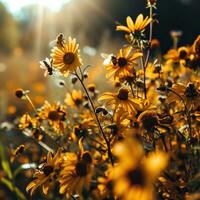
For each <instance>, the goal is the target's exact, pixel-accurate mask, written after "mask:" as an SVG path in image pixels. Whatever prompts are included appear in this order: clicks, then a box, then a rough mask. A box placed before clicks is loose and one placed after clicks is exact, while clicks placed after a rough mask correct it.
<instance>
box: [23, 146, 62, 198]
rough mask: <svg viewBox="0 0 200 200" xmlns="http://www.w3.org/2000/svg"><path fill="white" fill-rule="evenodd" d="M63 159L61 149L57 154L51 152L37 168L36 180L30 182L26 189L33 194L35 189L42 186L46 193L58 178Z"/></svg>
mask: <svg viewBox="0 0 200 200" xmlns="http://www.w3.org/2000/svg"><path fill="white" fill-rule="evenodd" d="M61 161H62V157H61V150H58V151H57V152H56V154H55V155H53V154H52V153H51V152H49V153H48V154H47V160H46V162H45V163H42V164H41V165H40V166H39V168H38V169H36V172H35V174H34V180H33V181H31V182H30V183H29V184H28V186H27V187H26V191H28V192H30V194H31V196H32V195H33V193H34V191H35V190H36V189H37V188H38V187H40V186H42V191H43V193H44V194H45V195H46V194H47V193H48V192H49V190H50V188H52V187H53V184H54V181H55V180H56V179H57V176H58V172H59V170H60V163H61Z"/></svg>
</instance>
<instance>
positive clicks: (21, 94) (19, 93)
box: [15, 89, 24, 99]
mask: <svg viewBox="0 0 200 200" xmlns="http://www.w3.org/2000/svg"><path fill="white" fill-rule="evenodd" d="M15 95H16V97H17V98H19V99H21V98H22V97H23V96H24V91H23V90H22V89H18V90H16V91H15Z"/></svg>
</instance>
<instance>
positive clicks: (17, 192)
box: [14, 187, 26, 200]
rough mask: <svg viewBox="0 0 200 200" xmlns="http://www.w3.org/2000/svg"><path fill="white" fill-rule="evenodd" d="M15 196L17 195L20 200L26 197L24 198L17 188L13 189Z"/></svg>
mask: <svg viewBox="0 0 200 200" xmlns="http://www.w3.org/2000/svg"><path fill="white" fill-rule="evenodd" d="M14 190H15V194H16V195H17V197H18V199H20V200H26V197H25V196H24V194H23V193H22V192H21V191H20V190H19V188H17V187H15V188H14Z"/></svg>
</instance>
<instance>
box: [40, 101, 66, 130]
mask: <svg viewBox="0 0 200 200" xmlns="http://www.w3.org/2000/svg"><path fill="white" fill-rule="evenodd" d="M38 116H39V118H40V119H42V120H47V121H48V123H49V125H50V126H51V127H52V128H53V130H54V131H56V133H58V134H62V133H64V131H65V127H66V125H65V119H66V107H65V106H63V105H60V104H59V103H54V104H50V103H49V102H48V101H45V103H44V105H43V106H42V107H41V108H40V109H39V110H38Z"/></svg>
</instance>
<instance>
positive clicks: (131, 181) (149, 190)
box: [112, 138, 168, 200]
mask: <svg viewBox="0 0 200 200" xmlns="http://www.w3.org/2000/svg"><path fill="white" fill-rule="evenodd" d="M113 153H114V154H115V155H116V156H117V157H118V159H119V163H118V164H116V166H115V167H114V169H113V170H114V172H113V174H112V176H113V181H114V193H115V194H116V195H117V196H118V197H121V198H122V199H123V200H153V199H155V197H154V188H153V183H154V181H155V179H156V178H157V177H158V176H159V174H160V173H161V171H162V170H163V169H164V168H165V167H166V166H167V161H168V158H167V155H166V154H164V153H162V152H156V153H152V154H149V155H148V156H147V157H146V156H145V153H144V150H143V147H142V146H141V144H140V143H139V142H137V141H136V140H134V139H133V138H126V140H124V141H123V142H119V143H117V144H116V145H115V146H114V149H113Z"/></svg>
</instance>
